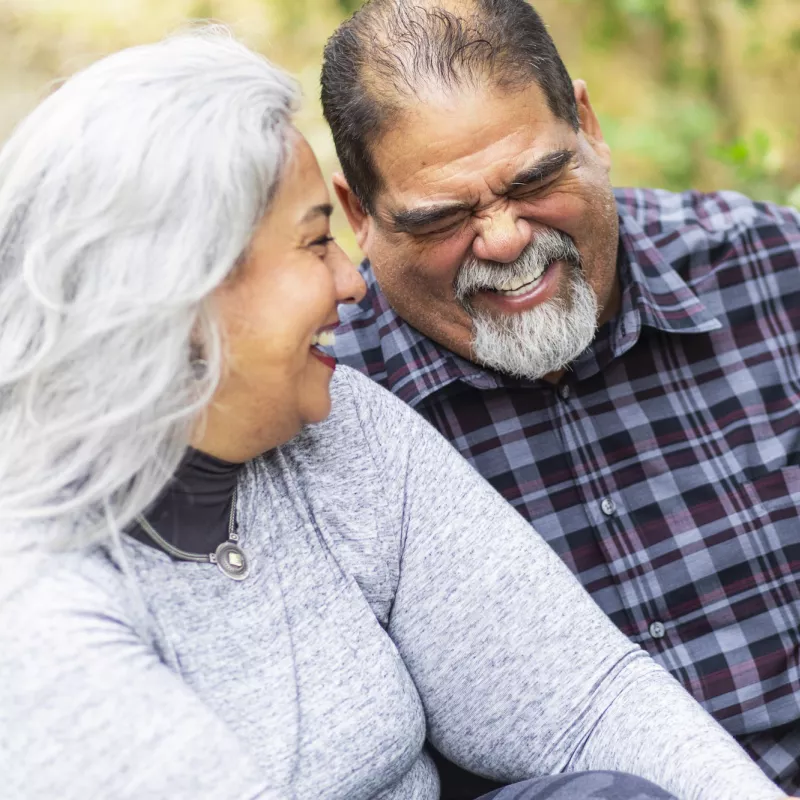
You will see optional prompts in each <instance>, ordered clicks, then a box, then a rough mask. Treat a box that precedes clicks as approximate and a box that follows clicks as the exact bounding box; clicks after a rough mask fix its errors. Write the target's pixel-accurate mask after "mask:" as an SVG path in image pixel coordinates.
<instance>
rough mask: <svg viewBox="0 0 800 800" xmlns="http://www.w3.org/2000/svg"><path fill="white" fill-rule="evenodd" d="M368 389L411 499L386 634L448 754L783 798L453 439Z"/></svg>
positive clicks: (371, 437)
mask: <svg viewBox="0 0 800 800" xmlns="http://www.w3.org/2000/svg"><path fill="white" fill-rule="evenodd" d="M365 392H366V389H365V388H364V387H362V386H361V385H359V387H358V396H359V398H360V402H361V403H362V405H363V406H364V407H365V408H368V411H367V412H366V413H365V415H364V416H365V420H366V418H367V416H368V418H369V422H368V423H367V422H366V421H365V423H364V425H365V434H366V436H367V439H368V441H369V442H370V448H371V450H372V454H373V458H374V459H375V461H376V462H377V463H378V464H379V465H380V464H381V463H382V465H383V473H384V475H385V476H386V477H385V480H386V481H387V486H386V489H385V492H386V496H387V497H393V498H396V497H400V498H402V500H401V501H399V502H400V505H401V506H402V508H403V512H402V516H403V522H402V525H403V527H402V530H401V531H400V535H399V538H400V554H399V558H400V565H401V566H400V580H399V585H398V589H397V593H396V597H395V600H394V605H393V608H392V613H391V618H390V624H389V633H390V635H391V636H392V638H393V639H394V641H395V643H396V644H397V647H398V649H399V651H400V653H401V655H402V657H403V659H404V661H405V663H406V664H407V666H408V668H409V670H410V671H411V674H412V676H413V678H414V681H415V683H416V685H417V687H418V689H419V692H420V695H421V697H422V700H423V704H424V706H425V710H426V713H427V716H428V721H429V726H430V728H429V734H430V738H431V740H432V741H433V743H434V744H435V745H436V746H437V747H438V748H439V749H440V750H441V751H442V752H443V753H444V754H445V755H446V756H448V757H449V758H451V759H452V760H453V761H455V762H457V763H459V764H461V765H462V766H464V767H466V768H468V769H470V770H472V771H475V772H478V773H482V774H485V775H488V776H491V777H495V778H498V779H501V780H507V781H513V780H521V779H523V778H526V777H532V776H536V775H542V774H547V773H554V772H560V771H572V770H586V769H614V770H621V771H626V772H630V773H633V774H636V775H640V776H642V777H644V778H647V779H649V780H651V781H653V782H654V783H657V784H659V785H661V786H663V787H664V788H665V789H667V790H669V791H671V792H672V793H673V794H675V795H676V796H678V797H680V798H682V799H684V800H701V799H702V800H729V799H730V800H733V798H736V799H737V800H740V798H745V797H746V798H748V800H760V798H765V799H766V798H774V797H781V796H782V793H781V792H780V791H779V790H778V789H777V788H776V787H775V786H774V785H773V784H772V783H771V782H770V781H768V780H767V779H766V777H764V775H763V774H762V773H761V771H760V770H759V769H758V768H757V767H756V766H755V765H754V764H753V763H752V762H751V761H750V759H749V758H748V757H747V756H746V754H745V753H744V751H742V750H741V749H740V747H739V746H738V744H736V742H735V741H734V740H733V739H732V738H731V737H730V736H729V735H728V734H727V733H726V732H724V731H723V729H722V728H721V727H719V726H718V725H717V723H716V722H714V721H713V720H712V718H711V717H710V716H708V715H707V714H706V713H705V712H704V711H703V710H702V709H701V708H700V706H699V705H698V704H697V703H696V702H695V701H694V700H693V699H692V698H691V697H690V696H689V695H688V694H686V692H685V691H684V690H683V689H682V688H681V687H680V686H679V685H678V683H677V682H676V681H674V680H673V679H672V677H671V676H670V675H669V674H668V673H666V672H665V671H663V670H662V669H661V668H660V667H658V666H657V665H656V664H655V663H654V662H653V661H652V660H651V659H650V658H649V656H647V654H646V653H645V652H644V651H642V650H641V649H640V648H639V647H637V646H636V645H634V644H632V643H631V642H630V641H629V640H628V639H627V638H626V637H624V636H623V635H622V634H621V633H620V632H619V631H618V630H617V629H616V627H615V626H614V625H612V623H611V622H610V621H609V620H608V619H607V618H606V617H605V615H604V614H603V613H602V612H601V611H600V609H599V608H598V607H597V606H596V605H595V603H594V602H593V601H592V600H591V598H590V597H589V595H588V594H587V593H586V592H585V591H584V590H583V588H582V587H581V586H580V585H579V584H578V582H577V581H576V580H575V578H574V577H573V576H572V574H571V573H570V572H569V570H568V569H567V568H566V566H565V565H564V564H563V563H562V562H561V560H560V559H559V558H558V557H557V556H556V555H555V554H554V553H553V551H552V550H551V549H550V548H549V547H548V546H547V544H546V543H545V542H544V541H543V540H542V539H541V538H540V537H539V536H538V535H537V534H536V533H535V532H534V531H533V530H532V529H531V527H530V525H528V524H527V522H525V521H524V520H523V519H522V517H520V516H519V515H518V514H517V512H516V511H514V510H513V509H512V508H511V506H509V505H508V504H507V503H506V502H505V501H504V500H503V499H502V498H501V497H500V496H499V495H498V494H497V493H496V492H495V491H494V490H493V489H492V488H491V487H490V486H489V485H488V484H487V483H485V482H484V481H483V480H482V479H481V478H479V476H478V475H477V474H476V473H475V472H474V471H473V470H472V468H471V467H470V466H469V465H468V464H467V463H466V462H465V461H464V460H463V459H462V458H461V457H460V456H459V455H458V454H457V453H456V451H455V450H454V449H453V448H452V447H451V446H450V445H449V444H447V443H446V442H445V441H444V440H443V439H441V437H439V435H438V434H437V433H435V432H434V431H433V429H432V428H430V427H429V426H428V425H427V423H425V422H424V421H423V420H422V419H421V418H420V417H418V416H417V415H416V414H414V413H413V412H412V411H410V410H409V409H407V408H406V407H405V406H403V405H402V404H401V403H400V402H399V401H398V400H396V399H395V398H392V397H390V396H388V394H386V393H384V392H381V396H378V395H377V393H372V392H371V393H370V394H374V395H375V396H374V397H372V398H371V399H369V400H367V401H366V402H365ZM370 428H371V429H370Z"/></svg>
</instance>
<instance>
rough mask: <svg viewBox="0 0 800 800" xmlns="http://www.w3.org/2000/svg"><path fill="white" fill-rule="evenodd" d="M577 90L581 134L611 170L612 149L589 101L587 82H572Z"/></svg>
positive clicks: (576, 98)
mask: <svg viewBox="0 0 800 800" xmlns="http://www.w3.org/2000/svg"><path fill="white" fill-rule="evenodd" d="M572 86H573V88H574V90H575V102H576V103H577V105H578V119H579V120H580V124H581V133H583V135H584V137H585V138H586V141H587V142H588V143H589V145H590V146H591V148H592V150H594V152H595V153H596V154H597V156H598V157H599V158H600V159H601V161H602V162H603V164H604V165H605V167H606V169H609V170H610V169H611V149H610V148H609V146H608V145H607V144H606V141H605V139H604V138H603V131H602V130H601V128H600V120H599V119H597V115H596V114H595V113H594V109H593V108H592V103H591V101H590V100H589V89H588V88H587V87H586V81H582V80H576V81H573V82H572Z"/></svg>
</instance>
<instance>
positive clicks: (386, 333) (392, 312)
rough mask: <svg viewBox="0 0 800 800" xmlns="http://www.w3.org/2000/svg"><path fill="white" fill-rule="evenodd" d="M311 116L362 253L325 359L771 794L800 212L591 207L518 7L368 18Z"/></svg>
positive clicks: (588, 113) (796, 622)
mask: <svg viewBox="0 0 800 800" xmlns="http://www.w3.org/2000/svg"><path fill="white" fill-rule="evenodd" d="M417 2H419V3H420V4H419V5H417V4H416V3H417ZM322 96H323V103H324V110H325V114H326V117H327V119H328V122H329V123H330V125H331V128H332V130H333V135H334V139H335V142H336V147H337V152H338V154H339V157H340V160H341V163H342V167H343V170H344V175H343V176H339V177H337V179H336V188H337V193H338V196H339V198H340V200H341V202H342V204H343V205H344V208H345V210H346V212H347V215H348V217H349V220H350V223H351V225H352V226H353V229H354V230H355V232H356V235H357V239H358V242H359V244H360V246H361V247H362V248H363V250H364V251H365V253H366V254H367V256H368V258H369V262H365V264H364V267H363V272H364V276H365V278H366V279H367V282H368V285H369V292H368V294H367V297H366V298H365V300H364V301H363V302H362V303H361V305H360V307H359V308H358V309H356V313H354V314H351V315H350V316H349V317H346V318H345V322H346V323H347V324H346V327H345V333H344V334H343V335H340V336H339V338H338V342H337V345H336V350H337V355H338V356H339V358H340V359H341V360H342V361H344V362H345V363H348V364H351V365H353V366H356V367H358V368H360V369H361V370H363V371H364V372H366V373H367V374H368V375H370V376H372V378H374V379H375V380H376V381H379V382H380V383H382V384H383V385H384V386H386V387H388V388H389V389H390V390H391V391H393V392H394V393H395V394H397V395H398V396H399V397H401V398H402V399H403V400H405V401H406V402H407V403H409V404H410V405H411V406H413V407H414V408H415V409H417V411H419V413H420V414H422V415H423V416H425V417H426V418H427V419H428V420H430V422H432V423H433V425H435V426H436V427H437V428H438V429H439V430H440V431H441V432H442V433H443V434H444V435H445V436H446V437H447V438H448V439H449V440H450V441H451V442H452V443H453V444H454V445H455V446H456V447H457V448H458V449H459V450H460V451H461V453H462V454H463V455H464V456H465V457H466V458H468V459H469V460H470V461H471V462H472V464H473V465H474V466H475V467H476V468H477V469H478V471H479V472H481V473H482V474H483V475H484V476H485V477H486V478H487V479H488V480H489V481H490V482H491V483H492V484H493V485H494V486H495V487H496V488H497V489H498V490H499V491H500V492H501V493H502V494H503V495H504V496H505V497H506V498H507V499H508V500H509V502H511V503H512V504H513V505H514V506H515V507H516V508H517V509H518V510H519V512H520V513H521V514H523V515H524V516H525V517H526V518H528V519H529V520H530V521H531V522H532V523H533V524H534V525H535V527H536V530H537V531H538V532H539V533H540V534H541V535H542V536H544V537H545V538H546V539H547V541H548V542H549V543H550V545H551V546H552V547H553V548H554V549H555V550H556V551H557V552H558V553H559V555H560V556H561V557H562V558H563V559H564V560H565V561H566V562H567V564H568V565H569V566H570V567H571V568H572V569H573V570H574V572H575V573H576V574H577V576H578V577H579V578H580V579H581V581H582V582H583V584H584V585H585V586H586V588H587V589H588V590H589V591H590V592H591V593H592V595H593V596H594V598H595V600H596V601H597V602H598V603H599V605H600V606H601V607H602V608H603V609H604V610H605V611H606V613H607V614H609V616H610V617H611V618H612V619H613V620H614V622H615V623H616V624H617V625H618V626H619V627H620V628H621V629H622V630H623V631H624V632H625V633H626V634H627V635H628V636H630V638H631V639H632V640H633V641H635V642H637V643H638V644H640V645H641V646H642V647H644V648H645V649H646V650H647V651H648V652H649V653H650V654H651V655H653V656H654V657H655V658H656V659H657V660H658V661H659V662H660V663H661V664H663V665H664V666H665V667H666V668H668V669H669V670H670V671H671V672H672V673H673V674H674V675H675V676H676V677H677V678H678V679H679V680H681V681H682V682H683V684H684V686H685V687H686V688H687V689H688V690H689V691H690V692H691V693H692V694H693V695H694V696H695V697H696V698H697V700H698V701H700V702H701V703H702V704H703V705H704V706H705V707H706V709H708V711H710V712H711V713H712V714H713V715H714V716H715V717H716V718H717V719H718V720H719V721H720V722H721V723H722V724H723V725H724V726H725V727H727V729H728V730H729V731H730V732H731V733H733V734H734V735H735V736H737V737H738V739H739V741H740V742H741V743H742V744H743V745H744V746H745V747H746V748H747V749H748V751H749V752H750V753H751V755H752V756H753V758H754V759H756V761H757V762H758V763H759V765H760V766H761V767H762V768H763V770H764V771H765V772H766V773H767V775H769V776H770V777H771V778H773V779H774V780H776V781H777V782H778V783H779V784H780V785H782V786H783V788H784V789H786V790H787V791H789V792H795V791H797V790H798V788H800V582H798V577H799V576H800V216H799V215H798V214H797V212H795V211H792V210H789V209H785V208H779V207H775V206H772V205H768V204H761V203H754V202H751V201H749V200H747V199H746V198H744V197H742V196H739V195H736V194H732V193H719V194H711V195H701V194H697V193H686V194H680V195H679V194H670V193H667V192H663V191H655V190H641V189H637V190H620V191H617V192H616V193H615V192H614V191H613V190H612V187H611V185H610V182H609V169H610V164H611V157H610V152H609V149H608V147H607V145H606V144H605V142H604V141H603V136H602V132H601V130H600V125H599V123H598V120H597V117H596V116H595V113H594V111H593V110H592V106H591V103H590V101H589V95H588V91H587V88H586V85H585V84H584V83H583V82H582V81H575V82H574V83H573V82H572V81H571V80H570V78H569V76H568V74H567V71H566V69H565V67H564V65H563V63H562V61H561V59H560V58H559V55H558V52H557V51H556V48H555V46H554V44H553V42H552V40H551V39H550V37H549V35H548V34H547V32H546V30H545V27H544V25H543V24H542V21H541V19H540V18H539V17H538V16H537V14H536V13H535V11H534V10H533V9H532V8H531V7H530V6H529V5H528V4H527V3H526V2H524V0H415V2H412V0H372V2H371V3H368V4H367V5H366V6H364V7H363V8H362V10H361V11H360V12H359V13H357V14H356V15H355V16H354V17H353V18H352V19H351V20H350V21H348V22H346V23H345V24H344V25H342V26H341V27H340V28H339V29H338V31H337V32H336V33H335V34H334V36H333V37H332V38H331V40H330V42H329V43H328V46H327V49H326V53H325V64H324V68H323V75H322Z"/></svg>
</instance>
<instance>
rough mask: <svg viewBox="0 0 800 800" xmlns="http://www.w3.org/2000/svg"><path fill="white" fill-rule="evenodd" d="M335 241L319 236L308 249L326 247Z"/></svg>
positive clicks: (330, 237) (331, 237) (328, 237)
mask: <svg viewBox="0 0 800 800" xmlns="http://www.w3.org/2000/svg"><path fill="white" fill-rule="evenodd" d="M335 241H336V239H334V237H333V236H321V237H320V238H319V239H315V240H314V241H313V242H311V244H310V245H309V247H326V246H327V245H329V244H330V243H331V242H335Z"/></svg>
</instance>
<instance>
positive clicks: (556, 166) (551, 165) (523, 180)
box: [506, 150, 575, 194]
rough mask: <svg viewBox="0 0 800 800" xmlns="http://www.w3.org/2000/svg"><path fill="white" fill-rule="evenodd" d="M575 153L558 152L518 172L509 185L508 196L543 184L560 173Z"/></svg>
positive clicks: (549, 154) (570, 151)
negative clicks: (532, 185) (531, 185)
mask: <svg viewBox="0 0 800 800" xmlns="http://www.w3.org/2000/svg"><path fill="white" fill-rule="evenodd" d="M574 155H575V153H574V152H573V151H572V150H556V151H554V152H552V153H548V154H547V155H546V156H544V157H542V158H540V159H539V160H538V161H537V162H536V163H535V164H534V165H533V166H530V167H526V168H525V169H524V170H522V172H518V173H517V175H516V176H515V177H514V180H513V181H511V183H510V184H509V185H508V189H507V190H506V194H507V193H509V192H513V191H514V189H517V188H519V187H520V186H529V185H530V184H533V183H541V182H542V181H544V180H546V179H547V178H549V177H551V176H552V175H555V174H556V173H557V172H560V171H561V170H562V169H563V168H564V167H565V166H566V165H567V164H569V162H570V161H572V158H573V156H574Z"/></svg>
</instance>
